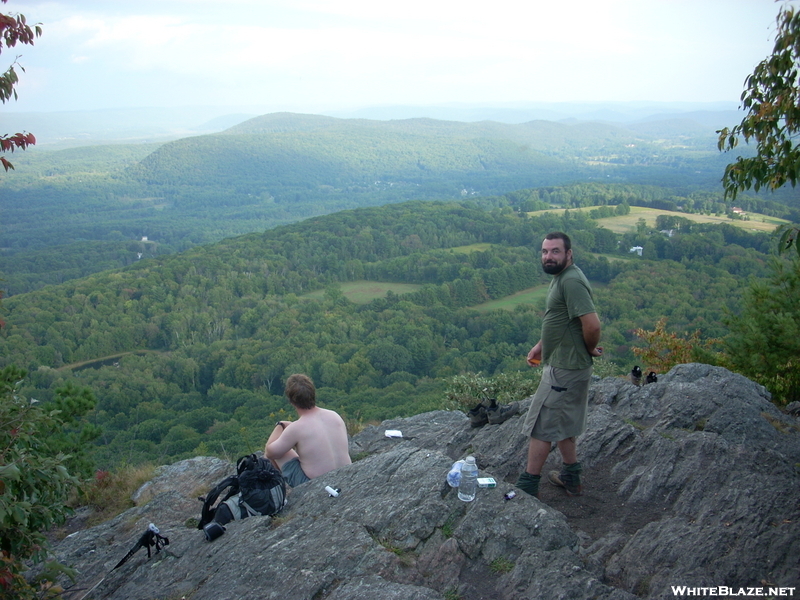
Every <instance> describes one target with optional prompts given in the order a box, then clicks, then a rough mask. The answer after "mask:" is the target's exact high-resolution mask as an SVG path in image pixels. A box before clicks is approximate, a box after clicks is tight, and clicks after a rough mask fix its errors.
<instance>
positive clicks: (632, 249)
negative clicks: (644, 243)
mask: <svg viewBox="0 0 800 600" xmlns="http://www.w3.org/2000/svg"><path fill="white" fill-rule="evenodd" d="M642 250H644V248H642V247H641V246H634V247H633V248H631V250H630V252H631V254H633V253H634V252H636V254H638V255H639V256H641V255H642Z"/></svg>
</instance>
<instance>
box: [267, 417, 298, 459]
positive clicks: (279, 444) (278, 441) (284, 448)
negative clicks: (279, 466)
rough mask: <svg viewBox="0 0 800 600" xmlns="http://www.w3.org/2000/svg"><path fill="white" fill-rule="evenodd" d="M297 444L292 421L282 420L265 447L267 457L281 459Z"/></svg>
mask: <svg viewBox="0 0 800 600" xmlns="http://www.w3.org/2000/svg"><path fill="white" fill-rule="evenodd" d="M296 444H297V439H296V436H295V435H294V432H293V431H292V423H291V422H290V421H280V422H279V423H278V424H277V425H276V426H275V430H274V431H273V432H272V435H270V436H269V440H267V444H266V446H265V447H264V454H265V455H266V456H267V458H271V459H274V460H279V459H281V458H283V456H284V455H285V454H286V453H287V452H289V451H290V450H291V449H292V448H294V447H295V445H296Z"/></svg>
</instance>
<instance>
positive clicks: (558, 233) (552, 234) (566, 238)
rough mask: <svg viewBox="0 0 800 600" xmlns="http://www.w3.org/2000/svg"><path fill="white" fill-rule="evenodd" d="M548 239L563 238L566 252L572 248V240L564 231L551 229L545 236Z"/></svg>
mask: <svg viewBox="0 0 800 600" xmlns="http://www.w3.org/2000/svg"><path fill="white" fill-rule="evenodd" d="M544 239H546V240H563V241H564V252H566V251H567V250H572V240H570V239H569V236H568V235H567V234H566V233H564V232H563V231H551V232H550V233H548V234H547V235H546V236H544Z"/></svg>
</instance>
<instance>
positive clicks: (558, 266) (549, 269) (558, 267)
mask: <svg viewBox="0 0 800 600" xmlns="http://www.w3.org/2000/svg"><path fill="white" fill-rule="evenodd" d="M566 268H567V258H566V257H564V260H562V261H561V262H558V261H555V260H548V261H547V262H546V263H545V262H542V270H543V271H544V272H545V273H547V274H548V275H558V274H559V273H561V271H563V270H564V269H566Z"/></svg>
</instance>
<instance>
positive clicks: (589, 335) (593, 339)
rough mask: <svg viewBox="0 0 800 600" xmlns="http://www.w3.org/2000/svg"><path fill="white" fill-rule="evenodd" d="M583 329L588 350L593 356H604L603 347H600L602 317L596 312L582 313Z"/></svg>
mask: <svg viewBox="0 0 800 600" xmlns="http://www.w3.org/2000/svg"><path fill="white" fill-rule="evenodd" d="M579 318H580V320H581V329H582V330H583V343H584V344H586V350H587V351H588V352H589V354H591V355H592V356H602V354H603V350H602V348H598V347H597V344H598V343H599V342H600V318H599V317H598V316H597V313H596V312H593V313H588V314H585V315H581V316H580V317H579Z"/></svg>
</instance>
